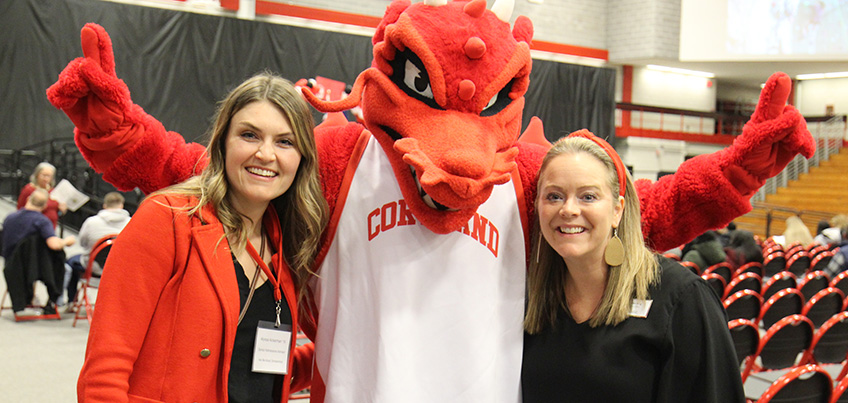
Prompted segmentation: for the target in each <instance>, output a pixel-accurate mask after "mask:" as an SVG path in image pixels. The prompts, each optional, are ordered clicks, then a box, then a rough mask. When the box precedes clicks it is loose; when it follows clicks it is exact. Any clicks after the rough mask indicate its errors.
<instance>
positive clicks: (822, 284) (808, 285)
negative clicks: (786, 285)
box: [797, 271, 830, 301]
mask: <svg viewBox="0 0 848 403" xmlns="http://www.w3.org/2000/svg"><path fill="white" fill-rule="evenodd" d="M829 284H830V276H829V275H828V274H827V273H826V272H823V271H811V272H808V273H807V274H804V276H802V277H800V278H799V279H798V286H797V287H798V291H801V294H803V295H804V300H806V301H809V300H810V299H811V298H813V295H816V293H818V292H819V291H821V290H824V289H825V288H827V287H828V285H829Z"/></svg>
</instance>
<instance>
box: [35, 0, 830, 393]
mask: <svg viewBox="0 0 848 403" xmlns="http://www.w3.org/2000/svg"><path fill="white" fill-rule="evenodd" d="M511 13H512V5H511V4H510V3H509V1H508V0H498V1H497V2H496V3H495V4H494V5H493V6H492V7H491V9H487V5H486V1H485V0H471V1H463V0H456V1H447V0H441V1H440V0H425V1H423V2H419V3H414V4H413V3H411V2H410V1H409V0H395V1H394V2H392V3H391V4H390V5H389V6H388V7H387V10H386V12H385V15H384V17H383V20H382V22H381V23H380V25H379V27H378V28H377V31H376V33H375V35H374V36H373V40H372V42H373V45H374V46H373V54H374V59H373V63H372V66H371V67H370V68H368V69H366V70H365V71H363V72H362V73H361V74H360V75H359V77H358V78H357V80H356V81H355V83H354V85H353V89H352V91H351V94H350V95H349V96H348V97H346V98H344V99H341V100H339V101H334V102H330V101H323V100H320V99H318V98H317V97H315V96H313V94H312V92H311V91H303V94H304V96H305V97H306V98H307V100H308V101H310V103H311V104H312V105H313V106H315V107H316V108H317V109H319V110H321V111H323V112H335V111H342V110H345V109H348V108H351V107H353V106H356V105H360V106H361V108H362V112H363V115H364V125H360V124H357V123H346V124H342V125H319V126H318V128H316V137H317V140H318V142H317V144H318V149H319V157H320V163H321V171H320V172H321V176H322V178H321V180H322V183H323V187H324V192H325V196H326V198H327V201H328V203H329V206H330V209H331V214H332V218H331V222H330V225H329V226H328V228H327V230H326V233H325V236H324V241H323V244H322V249H321V252H320V254H319V257H318V268H317V273H318V277H316V278H315V279H314V280H313V281H312V282H311V284H310V291H311V293H310V305H311V306H313V307H314V313H313V315H314V319H315V325H313V326H311V327H309V328H307V329H306V332H307V334H308V336H309V337H310V339H311V340H313V341H314V344H315V351H314V354H315V357H314V365H313V368H314V371H313V374H312V389H311V393H312V397H311V398H312V399H313V400H312V401H315V402H321V401H327V402H336V401H380V402H446V401H467V402H516V401H519V400H520V371H521V352H522V340H523V331H522V318H523V314H524V294H525V288H524V278H525V270H526V269H525V268H526V262H527V254H528V252H527V251H528V250H529V245H530V244H531V242H532V241H533V240H531V239H528V238H529V235H528V234H529V228H530V227H531V226H532V225H533V218H532V217H533V212H534V208H533V206H534V198H535V186H536V184H535V179H536V172H537V170H538V168H539V166H540V164H541V159H542V157H543V155H544V153H545V151H546V150H547V148H546V146H545V145H541V144H540V142H537V141H522V140H525V139H524V137H528V136H529V135H527V134H525V136H522V140H519V135H520V131H521V116H522V110H523V107H524V94H525V92H526V91H527V88H528V83H529V76H530V69H531V57H530V45H529V44H530V41H531V38H532V35H533V27H532V24H531V22H530V20H529V19H528V18H526V17H523V16H522V17H518V18H517V19H516V20H515V21H514V23H513V24H512V25H511V24H510V23H509V22H507V21H509V19H510V18H511V17H510V14H511ZM82 47H83V54H84V57H81V58H78V59H75V60H73V61H71V62H70V63H69V65H68V66H67V67H66V68H65V70H64V71H63V72H62V73H61V74H60V76H59V79H58V81H57V82H56V83H55V84H54V85H53V86H51V87H50V88H49V89H48V91H47V94H48V98H49V99H50V101H51V102H52V104H53V105H54V106H56V107H57V108H59V109H61V110H63V111H64V112H65V113H66V114H67V115H68V117H69V118H70V119H71V120H72V121H73V123H74V124H75V126H76V129H75V139H76V142H77V144H78V146H79V148H80V150H81V152H82V154H83V155H84V157H85V158H86V159H87V161H88V162H89V164H90V165H91V166H92V167H93V168H94V169H95V170H96V171H98V172H101V173H103V174H104V179H105V180H107V181H109V182H111V183H112V184H114V185H115V186H116V187H117V188H119V189H124V190H129V189H132V188H135V187H139V188H140V189H141V190H143V191H145V192H150V191H153V190H156V189H159V188H161V187H164V186H167V185H170V184H172V183H175V182H178V181H181V180H183V179H185V178H187V177H188V176H190V175H192V174H194V173H195V172H193V170H194V169H195V163H196V162H197V161H198V159H201V158H203V156H202V154H203V147H201V146H199V145H197V144H186V143H185V141H184V140H183V138H182V137H181V136H180V135H179V134H177V133H174V132H169V131H167V130H166V129H165V128H164V127H163V126H162V124H161V123H159V122H158V121H157V120H155V119H154V118H153V117H151V116H150V115H148V114H146V113H145V112H144V111H143V110H142V108H141V107H140V106H138V105H135V104H133V103H132V101H131V99H130V93H129V90H128V88H127V86H126V85H125V84H124V82H123V81H121V80H120V79H118V78H117V76H116V74H115V65H114V57H113V53H112V45H111V41H110V39H109V37H108V35H107V34H106V32H105V30H103V28H101V27H99V26H97V25H95V24H88V25H86V27H84V28H83V29H82ZM790 86H791V81H790V80H789V78H788V77H787V76H786V75H785V74H782V73H776V74H775V75H773V76H772V77H771V78H770V79H769V80H768V82H767V84H766V86H765V88H764V90H763V91H762V95H761V99H760V101H759V105H758V107H757V109H756V111H755V113H754V114H753V116H752V117H751V120H750V121H749V122H748V124H747V125H746V126H745V128H744V130H743V134H742V135H741V136H739V137H738V138H737V139H736V140H735V142H734V144H733V145H731V146H730V147H728V148H726V149H724V150H721V151H719V152H717V153H714V154H711V155H704V156H699V157H696V158H692V159H690V160H688V161H686V162H685V163H683V164H682V165H681V166H680V168H679V170H678V171H677V173H676V174H675V175H670V176H665V177H663V178H661V179H660V180H659V181H657V182H650V181H644V180H643V181H639V182H638V184H637V188H638V192H639V196H640V199H641V203H642V218H643V221H644V223H643V227H644V233H645V235H646V238H647V239H648V240H649V242H650V245H651V246H652V247H653V248H654V249H655V250H666V249H670V248H672V247H675V246H678V245H681V244H683V243H685V242H687V241H688V240H690V239H692V238H694V237H695V236H696V235H698V234H700V233H701V232H703V231H705V230H707V229H712V228H719V227H723V226H724V225H726V224H727V223H728V222H729V221H730V220H732V219H733V218H735V217H737V216H739V215H742V214H744V213H746V212H748V211H750V208H751V207H750V202H749V199H750V196H751V195H752V194H753V193H754V192H755V191H756V190H757V189H758V188H759V187H760V186H762V184H763V183H764V181H765V179H767V178H768V177H770V176H773V175H775V174H777V173H778V172H780V171H781V170H782V169H783V168H784V167H785V166H786V164H787V163H788V162H789V161H790V160H791V159H792V158H793V157H794V156H795V155H796V154H798V153H801V154H803V155H805V156H807V157H809V156H811V155H812V153H813V151H814V148H815V146H814V143H813V140H812V137H811V136H810V134H809V131H808V130H807V129H806V123H805V121H804V119H803V118H802V117H801V115H800V114H799V113H798V111H797V110H795V109H794V108H793V107H791V106H787V105H786V99H787V97H788V94H789V89H790Z"/></svg>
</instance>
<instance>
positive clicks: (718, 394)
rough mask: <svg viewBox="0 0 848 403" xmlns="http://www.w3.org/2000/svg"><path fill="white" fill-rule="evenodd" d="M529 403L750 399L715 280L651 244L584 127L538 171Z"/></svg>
mask: <svg viewBox="0 0 848 403" xmlns="http://www.w3.org/2000/svg"><path fill="white" fill-rule="evenodd" d="M536 210H537V217H538V228H537V230H536V232H535V234H534V240H535V241H536V242H535V245H534V247H533V250H532V251H531V253H532V254H531V263H530V269H529V271H528V274H527V298H528V301H527V312H526V317H525V321H524V328H525V338H524V358H523V367H522V375H521V381H522V384H521V388H522V394H523V401H524V402H525V403H533V402H551V401H557V402H571V401H573V402H586V401H605V402H613V401H627V402H743V401H744V400H745V398H744V391H743V389H742V380H741V377H740V374H739V368H738V365H737V363H738V362H737V361H736V355H735V351H734V348H733V343H732V341H731V339H730V333H729V331H728V329H727V317H726V315H725V313H724V309H723V308H722V305H721V302H720V301H719V300H718V297H717V296H716V295H715V293H714V292H713V291H712V290H711V289H710V288H709V287H708V286H707V284H706V282H704V281H703V280H702V279H700V278H699V277H698V276H696V275H695V274H693V273H692V272H691V271H689V270H688V269H685V268H684V267H682V266H681V265H680V264H678V263H677V262H674V261H672V260H670V259H666V258H663V257H660V256H659V255H657V254H655V253H653V252H652V251H650V250H649V249H648V248H646V247H645V244H644V239H643V236H642V231H641V218H640V212H639V199H638V197H637V195H636V193H635V188H634V186H633V181H632V179H631V178H630V175H629V174H628V173H627V170H626V169H625V168H624V165H623V163H622V162H621V159H620V158H619V157H618V154H616V152H615V150H614V149H613V148H612V147H611V146H610V145H609V144H607V143H606V142H605V141H603V140H601V139H599V138H598V137H596V136H594V135H593V134H592V133H590V132H588V131H586V130H581V131H579V132H576V133H573V134H571V135H570V136H568V137H566V138H564V139H561V140H559V141H557V142H556V143H555V144H554V145H553V147H552V148H551V149H550V151H549V152H548V154H547V155H546V157H545V159H544V160H543V162H542V167H541V169H540V171H539V177H538V185H537V198H536Z"/></svg>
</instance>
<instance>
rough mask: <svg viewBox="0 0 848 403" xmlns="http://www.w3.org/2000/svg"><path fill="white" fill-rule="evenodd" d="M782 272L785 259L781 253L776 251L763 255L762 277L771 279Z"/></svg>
mask: <svg viewBox="0 0 848 403" xmlns="http://www.w3.org/2000/svg"><path fill="white" fill-rule="evenodd" d="M784 270H786V257H785V256H784V254H783V251H780V250H777V251H774V252H772V253H769V254H768V255H765V258H764V259H763V276H765V277H771V276H773V275H775V274H777V273H780V272H782V271H784Z"/></svg>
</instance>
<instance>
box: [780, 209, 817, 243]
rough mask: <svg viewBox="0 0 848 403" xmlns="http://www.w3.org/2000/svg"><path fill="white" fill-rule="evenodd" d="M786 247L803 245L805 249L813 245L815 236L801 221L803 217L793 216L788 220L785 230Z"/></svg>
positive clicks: (784, 240)
mask: <svg viewBox="0 0 848 403" xmlns="http://www.w3.org/2000/svg"><path fill="white" fill-rule="evenodd" d="M783 242H784V246H785V247H787V248H789V247H790V246H791V245H802V246H804V247H805V248H806V247H807V246H808V245H810V244H812V243H813V234H812V233H810V229H809V228H807V225H806V224H804V221H801V217H798V216H797V215H791V216H789V217H787V218H786V229H785V230H783Z"/></svg>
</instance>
